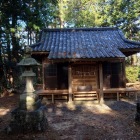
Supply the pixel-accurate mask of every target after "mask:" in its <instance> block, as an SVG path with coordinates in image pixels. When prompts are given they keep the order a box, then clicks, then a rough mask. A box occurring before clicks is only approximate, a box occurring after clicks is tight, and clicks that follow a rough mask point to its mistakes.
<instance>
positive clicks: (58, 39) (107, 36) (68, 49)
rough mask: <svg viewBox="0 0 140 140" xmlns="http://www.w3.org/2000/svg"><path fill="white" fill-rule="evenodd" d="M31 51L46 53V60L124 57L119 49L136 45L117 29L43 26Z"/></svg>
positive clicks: (138, 44)
mask: <svg viewBox="0 0 140 140" xmlns="http://www.w3.org/2000/svg"><path fill="white" fill-rule="evenodd" d="M31 47H32V48H33V51H47V52H49V56H48V58H49V59H59V58H62V59H65V58H69V59H71V58H109V57H125V56H124V54H123V53H122V52H121V51H120V49H130V48H140V43H138V42H134V41H130V40H127V39H125V38H124V35H123V34H122V32H121V30H119V29H117V28H85V29H44V30H43V31H42V36H41V40H40V42H39V43H37V44H34V45H32V46H31Z"/></svg>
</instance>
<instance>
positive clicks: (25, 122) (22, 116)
mask: <svg viewBox="0 0 140 140" xmlns="http://www.w3.org/2000/svg"><path fill="white" fill-rule="evenodd" d="M11 119H12V120H11V122H10V124H9V126H8V127H7V128H6V131H7V133H8V134H9V133H16V134H17V133H28V132H37V131H45V130H46V129H47V125H48V122H47V118H46V116H45V107H40V108H39V109H37V110H35V111H30V112H28V111H26V110H21V109H19V108H16V109H15V110H13V111H12V112H11Z"/></svg>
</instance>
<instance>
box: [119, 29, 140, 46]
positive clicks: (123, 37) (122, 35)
mask: <svg viewBox="0 0 140 140" xmlns="http://www.w3.org/2000/svg"><path fill="white" fill-rule="evenodd" d="M118 33H119V35H120V37H121V38H122V39H123V41H125V42H128V43H131V44H135V45H140V42H138V41H133V40H129V39H127V38H125V36H124V33H123V32H122V30H121V29H119V30H118Z"/></svg>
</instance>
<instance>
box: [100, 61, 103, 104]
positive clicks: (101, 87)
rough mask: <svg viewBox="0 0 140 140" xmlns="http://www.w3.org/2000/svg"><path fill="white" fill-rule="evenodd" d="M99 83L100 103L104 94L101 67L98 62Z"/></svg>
mask: <svg viewBox="0 0 140 140" xmlns="http://www.w3.org/2000/svg"><path fill="white" fill-rule="evenodd" d="M99 79H100V81H99V83H100V103H103V102H104V94H103V68H102V63H100V64H99Z"/></svg>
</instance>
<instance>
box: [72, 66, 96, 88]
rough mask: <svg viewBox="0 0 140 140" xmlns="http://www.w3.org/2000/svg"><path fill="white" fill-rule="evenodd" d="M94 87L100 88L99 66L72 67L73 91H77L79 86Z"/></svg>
mask: <svg viewBox="0 0 140 140" xmlns="http://www.w3.org/2000/svg"><path fill="white" fill-rule="evenodd" d="M88 85H92V88H93V89H94V88H98V65H97V64H89V65H85V64H83V65H80V64H79V65H78V64H77V65H74V66H72V90H73V91H77V87H78V86H88Z"/></svg>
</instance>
